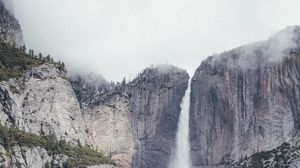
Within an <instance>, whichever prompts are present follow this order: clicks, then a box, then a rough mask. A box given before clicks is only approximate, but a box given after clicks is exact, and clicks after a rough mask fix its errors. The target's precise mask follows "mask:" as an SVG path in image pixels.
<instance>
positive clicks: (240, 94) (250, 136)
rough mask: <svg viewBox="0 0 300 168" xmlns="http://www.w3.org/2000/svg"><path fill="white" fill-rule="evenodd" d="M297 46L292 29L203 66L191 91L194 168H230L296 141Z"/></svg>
mask: <svg viewBox="0 0 300 168" xmlns="http://www.w3.org/2000/svg"><path fill="white" fill-rule="evenodd" d="M299 41H300V27H297V26H295V27H289V28H287V29H285V30H283V31H281V32H279V33H277V34H276V35H274V36H272V37H271V38H270V39H269V40H267V41H263V42H258V43H254V44H250V45H245V46H241V47H239V48H237V49H233V50H231V51H228V52H224V53H222V54H219V55H215V56H212V57H209V58H208V59H206V60H205V61H203V62H202V64H201V65H200V67H199V68H198V69H197V70H196V72H195V74H194V76H193V79H192V85H191V105H190V116H191V117H190V141H191V155H192V162H193V166H195V167H201V166H212V167H217V166H218V165H228V166H229V165H231V164H233V163H235V162H237V161H239V160H242V159H245V158H247V157H250V156H251V155H252V154H255V153H257V152H262V151H268V150H271V149H275V148H277V147H279V146H280V145H281V144H282V143H284V142H290V143H293V142H295V141H297V139H298V131H299V125H300V123H299V107H300V106H299V105H300V104H299V98H300V97H299V93H300V90H299V86H300V81H299V79H300V78H299V72H300V69H299V67H300V56H299V54H300V43H299ZM254 167H255V166H254Z"/></svg>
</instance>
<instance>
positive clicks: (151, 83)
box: [126, 66, 189, 168]
mask: <svg viewBox="0 0 300 168" xmlns="http://www.w3.org/2000/svg"><path fill="white" fill-rule="evenodd" d="M188 79H189V76H188V74H187V73H186V72H185V71H183V70H181V69H178V68H175V67H172V66H159V67H157V68H154V69H151V68H150V69H146V70H145V71H144V72H143V73H142V74H141V75H140V76H139V77H138V78H137V79H136V80H134V81H133V82H131V83H130V84H129V85H128V87H127V88H126V89H127V92H128V96H129V97H130V112H131V122H132V127H133V137H134V140H135V145H136V153H135V155H134V157H133V167H139V168H153V167H156V168H167V166H168V164H169V162H170V155H171V152H172V148H173V147H174V146H175V142H176V132H177V124H178V121H179V114H180V111H181V108H180V104H181V101H182V98H183V96H184V93H185V91H186V89H187V87H188Z"/></svg>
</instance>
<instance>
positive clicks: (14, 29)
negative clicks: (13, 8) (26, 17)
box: [0, 0, 24, 47]
mask: <svg viewBox="0 0 300 168" xmlns="http://www.w3.org/2000/svg"><path fill="white" fill-rule="evenodd" d="M0 38H1V39H4V40H5V41H6V42H8V43H11V44H15V45H16V46H18V47H19V46H22V45H24V41H23V34H22V29H21V26H20V24H19V22H18V20H17V19H16V18H15V17H14V15H13V14H12V12H9V11H8V10H7V8H6V7H5V6H4V3H3V1H2V0H1V1H0Z"/></svg>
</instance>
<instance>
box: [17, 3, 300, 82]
mask: <svg viewBox="0 0 300 168" xmlns="http://www.w3.org/2000/svg"><path fill="white" fill-rule="evenodd" d="M13 2H14V13H15V15H16V17H17V18H18V19H19V21H20V23H21V26H22V28H23V33H24V39H25V43H26V45H27V48H33V49H35V50H36V51H41V52H43V53H50V54H51V55H52V56H53V57H54V58H55V59H57V60H62V61H64V62H66V64H67V65H68V67H69V69H76V70H80V71H82V70H84V71H87V72H89V71H92V72H96V73H101V74H103V75H104V77H105V78H106V79H108V80H120V79H121V78H122V77H124V76H126V77H127V78H128V77H130V76H131V78H133V77H134V76H135V75H136V74H137V73H138V72H140V71H141V70H142V69H144V68H146V67H148V66H150V65H152V64H154V65H155V64H164V63H168V64H173V65H176V66H178V67H180V68H183V69H186V70H188V72H189V73H190V74H191V75H192V74H193V72H194V70H195V68H197V67H198V66H199V65H200V63H201V61H202V60H203V59H205V58H206V57H207V56H209V55H212V54H213V53H219V52H222V51H224V50H229V49H231V48H235V47H238V46H240V45H242V44H247V43H251V42H255V41H261V40H265V39H267V38H268V37H269V36H271V35H272V34H274V33H275V32H276V31H278V30H280V29H283V28H286V27H287V26H288V25H297V24H300V10H299V9H300V0H13Z"/></svg>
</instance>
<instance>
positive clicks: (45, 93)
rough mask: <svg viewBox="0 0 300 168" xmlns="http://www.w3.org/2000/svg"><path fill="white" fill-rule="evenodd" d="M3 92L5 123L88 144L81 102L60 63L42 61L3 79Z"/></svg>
mask: <svg viewBox="0 0 300 168" xmlns="http://www.w3.org/2000/svg"><path fill="white" fill-rule="evenodd" d="M0 93H1V94H0V110H1V112H0V121H1V124H2V125H5V126H9V127H16V128H19V129H22V130H25V131H26V132H30V133H35V134H38V135H49V134H53V135H55V137H57V138H58V139H61V138H62V139H65V140H67V141H68V142H71V143H73V144H78V143H79V142H80V143H81V144H86V137H87V136H86V134H85V124H84V122H83V118H82V115H81V110H80V108H79V103H78V101H77V99H76V97H75V93H74V91H73V89H72V87H71V85H70V83H69V82H68V81H67V80H66V73H65V72H64V70H62V69H60V67H59V65H55V64H43V65H42V66H39V67H35V68H33V69H32V70H29V71H27V72H26V73H25V74H24V75H23V76H22V77H21V78H19V79H10V80H9V81H2V82H1V83H0Z"/></svg>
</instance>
